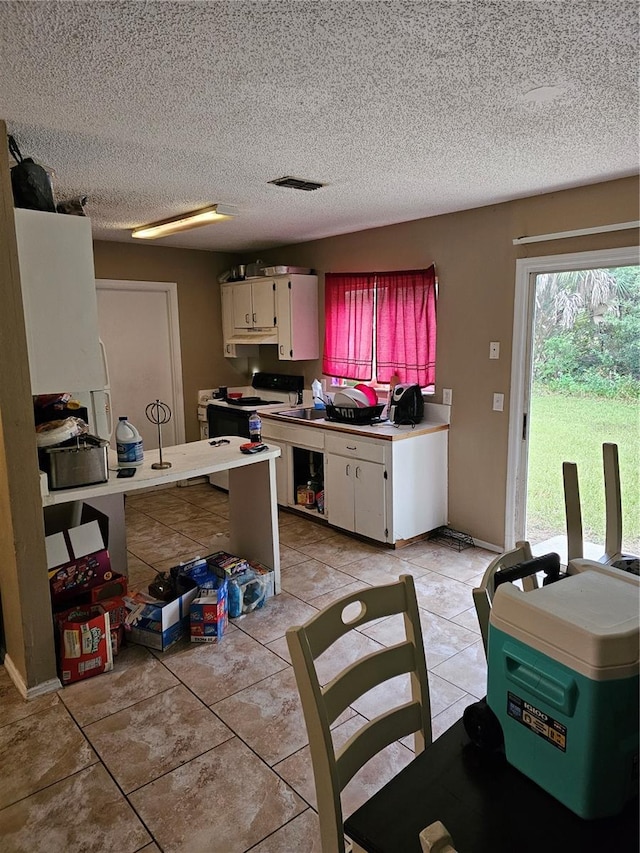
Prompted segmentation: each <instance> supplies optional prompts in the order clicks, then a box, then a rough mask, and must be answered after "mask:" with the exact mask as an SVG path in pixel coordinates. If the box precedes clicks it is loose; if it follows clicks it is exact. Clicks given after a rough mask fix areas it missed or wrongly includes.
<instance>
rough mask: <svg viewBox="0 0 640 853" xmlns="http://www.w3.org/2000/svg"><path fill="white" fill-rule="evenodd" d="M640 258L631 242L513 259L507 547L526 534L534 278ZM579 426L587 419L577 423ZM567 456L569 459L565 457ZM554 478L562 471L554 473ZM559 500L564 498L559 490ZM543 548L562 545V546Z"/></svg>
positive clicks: (631, 262) (628, 263)
mask: <svg viewBox="0 0 640 853" xmlns="http://www.w3.org/2000/svg"><path fill="white" fill-rule="evenodd" d="M637 263H638V249H637V248H634V247H630V248H623V249H609V250H602V251H595V252H579V253H572V254H566V255H549V256H546V257H538V258H526V259H523V260H519V261H517V263H516V292H515V308H514V323H513V349H512V357H511V358H512V361H511V401H510V409H509V453H508V465H507V494H506V507H505V509H506V512H505V548H507V549H510V548H513V547H514V545H515V542H516V541H517V540H521V539H525V538H526V537H527V487H528V474H529V431H530V417H531V378H532V363H533V340H532V336H533V329H534V318H535V299H536V279H537V277H538V276H539V275H540V274H542V273H553V272H564V271H568V270H588V269H598V268H611V267H620V266H632V265H635V264H637ZM576 429H577V430H585V429H588V424H576ZM566 461H572V460H571V459H567V460H566ZM557 476H558V478H560V477H561V471H560V470H558V472H557ZM558 501H561V502H562V501H563V499H562V494H561V493H560V496H559V498H558V500H557V501H556V503H557V502H558ZM547 550H562V548H561V546H558V548H552V549H547Z"/></svg>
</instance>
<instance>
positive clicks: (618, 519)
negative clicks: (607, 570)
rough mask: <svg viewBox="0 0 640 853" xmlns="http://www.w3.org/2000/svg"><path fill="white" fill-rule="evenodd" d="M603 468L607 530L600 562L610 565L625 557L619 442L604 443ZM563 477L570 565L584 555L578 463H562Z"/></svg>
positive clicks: (568, 560)
mask: <svg viewBox="0 0 640 853" xmlns="http://www.w3.org/2000/svg"><path fill="white" fill-rule="evenodd" d="M602 468H603V472H604V498H605V523H606V533H605V543H604V554H602V556H601V557H598V560H597V562H599V563H605V564H611V563H614V562H615V561H616V560H619V559H620V558H621V557H622V556H623V554H622V495H621V491H620V466H619V463H618V445H617V444H612V443H611V442H604V444H603V445H602ZM562 480H563V485H564V507H565V518H566V522H567V565H569V563H570V562H571V561H573V560H581V559H582V558H583V557H584V545H583V539H582V511H581V507H580V488H579V486H578V466H577V465H576V464H575V462H563V463H562Z"/></svg>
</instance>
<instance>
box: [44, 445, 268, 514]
mask: <svg viewBox="0 0 640 853" xmlns="http://www.w3.org/2000/svg"><path fill="white" fill-rule="evenodd" d="M246 440H247V439H246V438H238V437H236V436H229V444H226V445H221V446H220V447H212V446H211V445H210V444H209V442H208V440H205V441H192V442H189V443H188V444H176V445H174V446H170V447H163V449H162V458H163V460H164V461H165V462H171V468H164V469H157V468H152V467H151V465H152V463H153V462H157V461H158V460H159V453H158V451H157V450H145V452H144V462H143V464H142V465H141V466H140V467H138V468H137V469H136V473H135V475H134V476H133V477H131V478H127V479H123V478H118V477H117V470H118V460H117V456H116V453H115V452H114V451H113V450H110V451H109V472H108V473H109V480H108V482H106V483H97V484H96V485H93V486H78V487H77V488H71V489H58V490H55V491H49V490H48V488H47V487H46V485H45V483H46V474H43V475H42V477H44V482H43V480H42V478H41V492H42V504H43V506H50V505H51V504H61V503H68V502H70V501H82V500H86V499H89V498H96V497H103V496H104V495H114V494H122V493H124V492H135V491H138V490H139V489H148V488H149V486H160V485H165V484H168V483H175V482H176V481H178V480H188V479H190V478H191V477H200V476H202V475H203V474H212V473H215V472H217V471H228V470H230V469H232V468H242V467H245V466H247V465H253V464H255V463H256V462H263V461H266V460H268V459H275V458H276V457H278V456H280V448H279V447H275V446H270V447H269V448H268V449H267V450H265V451H263V452H262V453H256V454H252V455H247V454H245V453H241V452H240V450H239V448H240V445H241V444H244V443H246Z"/></svg>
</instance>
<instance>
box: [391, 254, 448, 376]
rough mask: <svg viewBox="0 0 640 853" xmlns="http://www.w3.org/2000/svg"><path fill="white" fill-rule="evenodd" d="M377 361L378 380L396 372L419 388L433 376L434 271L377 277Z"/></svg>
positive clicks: (430, 269) (434, 371)
mask: <svg viewBox="0 0 640 853" xmlns="http://www.w3.org/2000/svg"><path fill="white" fill-rule="evenodd" d="M376 291H377V293H376V298H377V309H376V361H377V374H378V380H379V381H380V382H389V381H390V379H391V377H392V376H393V375H394V374H395V375H396V376H397V377H398V379H399V381H400V382H416V383H417V384H418V385H420V387H421V388H424V387H425V386H426V385H432V384H433V383H434V382H435V378H436V270H435V266H433V265H432V266H430V267H429V269H426V270H401V271H399V272H388V273H379V274H378V275H377V276H376Z"/></svg>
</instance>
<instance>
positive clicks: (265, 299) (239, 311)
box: [232, 279, 276, 329]
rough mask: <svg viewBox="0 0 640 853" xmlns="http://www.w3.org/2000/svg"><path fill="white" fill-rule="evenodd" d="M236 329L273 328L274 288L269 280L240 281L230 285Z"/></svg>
mask: <svg viewBox="0 0 640 853" xmlns="http://www.w3.org/2000/svg"><path fill="white" fill-rule="evenodd" d="M232 294H233V299H232V304H233V325H234V328H236V329H273V328H274V326H275V325H276V310H275V288H274V287H273V283H272V282H271V281H266V280H264V279H258V280H256V281H241V282H237V283H236V284H234V285H233V286H232Z"/></svg>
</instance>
